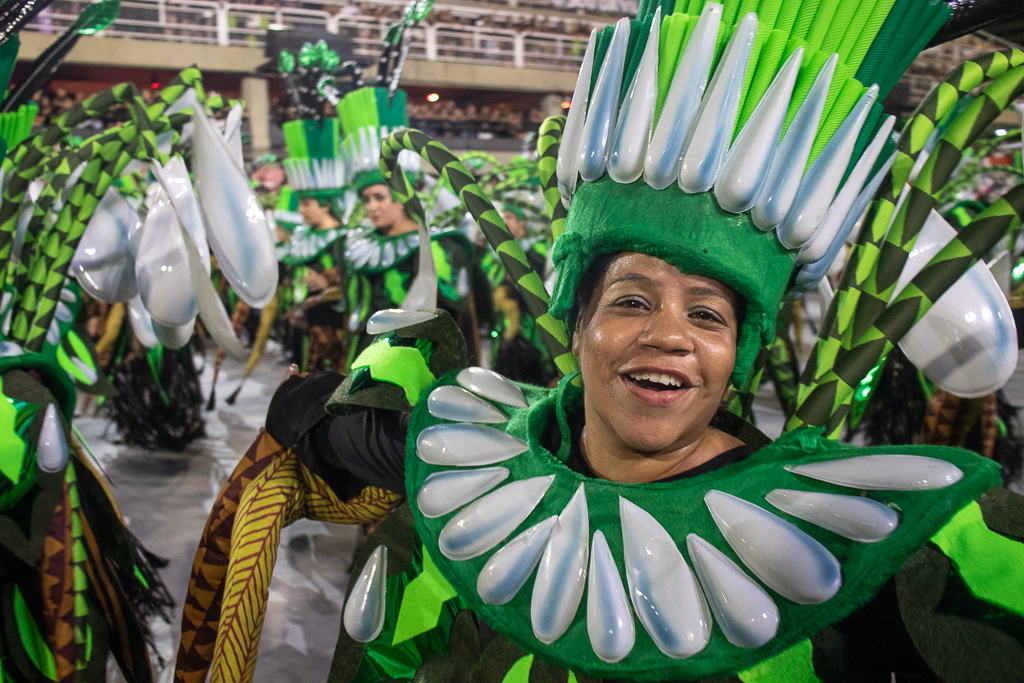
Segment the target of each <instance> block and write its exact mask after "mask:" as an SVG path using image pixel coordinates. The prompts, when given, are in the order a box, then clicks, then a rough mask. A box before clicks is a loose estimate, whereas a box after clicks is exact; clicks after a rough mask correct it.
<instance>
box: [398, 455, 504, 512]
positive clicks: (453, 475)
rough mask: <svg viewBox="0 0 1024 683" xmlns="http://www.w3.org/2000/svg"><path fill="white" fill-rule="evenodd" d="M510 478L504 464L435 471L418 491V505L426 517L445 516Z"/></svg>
mask: <svg viewBox="0 0 1024 683" xmlns="http://www.w3.org/2000/svg"><path fill="white" fill-rule="evenodd" d="M507 478H508V470H507V469H506V468H504V467H484V468H482V469H479V470H449V471H447V472H434V473H433V474H431V475H430V476H429V477H427V479H426V481H424V482H423V485H422V486H420V489H419V491H417V492H416V505H417V506H418V507H419V509H420V512H421V513H423V516H424V517H430V518H434V517H443V516H444V515H447V514H448V513H449V512H453V511H455V510H458V509H459V508H460V507H462V506H463V505H466V504H467V503H469V502H471V501H473V500H476V499H477V498H479V497H480V496H482V495H483V494H485V493H487V492H488V491H490V490H491V489H493V488H494V487H495V486H497V485H498V484H500V483H501V482H503V481H505V479H507Z"/></svg>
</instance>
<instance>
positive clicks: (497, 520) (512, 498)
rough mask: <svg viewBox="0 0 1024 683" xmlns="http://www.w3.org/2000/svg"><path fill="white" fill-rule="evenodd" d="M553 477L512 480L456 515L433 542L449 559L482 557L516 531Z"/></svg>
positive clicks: (535, 505)
mask: <svg viewBox="0 0 1024 683" xmlns="http://www.w3.org/2000/svg"><path fill="white" fill-rule="evenodd" d="M554 479H555V475H553V474H551V475H548V476H546V477H533V478H531V479H523V480H521V481H514V482H512V483H511V484H508V485H506V486H502V487H501V488H500V489H498V490H497V491H494V492H492V493H488V494H487V495H486V496H484V497H483V498H481V499H480V500H478V501H476V502H475V503H471V504H470V505H469V506H467V507H466V508H464V509H463V510H461V511H460V512H458V513H456V515H455V516H454V517H452V518H451V519H450V520H449V521H448V523H447V524H445V525H444V528H443V529H442V530H441V535H440V536H439V537H438V539H437V545H438V547H439V548H440V549H441V553H442V554H443V555H444V556H445V557H447V558H448V559H449V560H468V559H470V558H473V557H476V556H478V555H482V554H483V553H485V552H487V551H488V550H490V549H491V548H493V547H494V546H496V545H498V544H499V543H501V542H502V541H503V540H504V539H505V538H507V537H508V535H509V534H511V533H512V532H513V531H515V530H516V527H518V526H519V525H520V524H522V523H523V521H525V520H526V518H527V517H529V516H530V513H531V512H533V509H534V508H535V507H537V503H539V502H540V500H541V498H543V497H544V494H545V493H546V492H547V490H548V487H549V486H551V482H552V481H554Z"/></svg>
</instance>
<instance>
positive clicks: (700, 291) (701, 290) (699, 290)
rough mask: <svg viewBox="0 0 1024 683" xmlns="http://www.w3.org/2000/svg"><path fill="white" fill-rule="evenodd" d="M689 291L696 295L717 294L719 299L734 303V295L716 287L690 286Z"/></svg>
mask: <svg viewBox="0 0 1024 683" xmlns="http://www.w3.org/2000/svg"><path fill="white" fill-rule="evenodd" d="M687 291H688V292H689V293H690V294H691V295H694V296H715V297H718V298H719V299H724V300H725V301H728V302H729V303H730V304H731V303H733V300H732V297H730V296H728V295H727V294H726V293H725V292H722V291H719V290H717V289H714V288H713V287H700V286H694V287H690V289H689V290H687Z"/></svg>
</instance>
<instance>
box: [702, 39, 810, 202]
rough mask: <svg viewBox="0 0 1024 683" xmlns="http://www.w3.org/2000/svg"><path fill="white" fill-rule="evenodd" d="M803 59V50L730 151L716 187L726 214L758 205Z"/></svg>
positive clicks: (794, 56)
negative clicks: (758, 197)
mask: <svg viewBox="0 0 1024 683" xmlns="http://www.w3.org/2000/svg"><path fill="white" fill-rule="evenodd" d="M803 56H804V49H803V47H798V48H797V49H796V50H794V51H793V54H791V55H790V56H789V59H787V60H786V63H785V64H783V65H782V68H781V69H779V73H778V74H776V76H775V79H774V80H773V81H772V84H771V85H770V86H769V87H768V91H767V92H766V93H765V95H764V97H763V98H762V99H761V102H760V103H758V105H757V108H756V109H754V113H753V114H751V116H750V119H749V120H748V121H747V123H746V125H745V126H743V130H742V131H740V134H739V135H738V136H736V141H735V142H734V143H733V145H732V147H731V148H730V149H729V155H728V156H727V157H726V158H725V163H724V164H723V165H722V172H721V173H720V174H719V176H718V182H716V183H715V197H716V198H717V199H718V204H719V206H721V207H722V208H723V209H725V210H726V211H731V212H732V213H742V212H744V211H749V210H750V208H751V207H753V206H754V202H756V201H757V194H758V192H760V191H761V188H762V187H763V186H764V181H765V179H766V178H767V176H768V169H769V168H770V167H771V164H772V159H773V158H775V150H776V148H777V147H778V144H779V136H780V135H781V134H782V125H783V123H785V121H786V111H787V110H788V109H789V104H790V102H791V100H792V98H793V86H794V85H795V84H796V77H797V76H798V75H799V73H800V62H801V61H802V60H803Z"/></svg>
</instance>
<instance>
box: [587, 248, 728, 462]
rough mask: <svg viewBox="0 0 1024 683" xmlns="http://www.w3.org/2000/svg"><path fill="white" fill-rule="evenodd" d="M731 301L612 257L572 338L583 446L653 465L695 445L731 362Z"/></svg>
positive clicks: (702, 281) (657, 264) (719, 292)
mask: <svg viewBox="0 0 1024 683" xmlns="http://www.w3.org/2000/svg"><path fill="white" fill-rule="evenodd" d="M735 301H736V295H735V294H734V293H733V291H732V290H731V289H730V288H729V287H727V286H726V285H723V284H722V283H720V282H718V281H716V280H712V279H710V278H706V277H701V276H699V275H687V274H685V273H681V272H679V270H678V269H677V268H676V267H675V266H672V265H670V264H669V263H667V262H665V261H662V260H661V259H658V258H655V257H653V256H646V255H644V254H639V253H635V252H625V253H622V254H619V255H618V256H616V257H615V258H614V259H613V260H612V262H611V265H610V266H609V268H608V271H607V272H606V273H605V276H604V278H602V279H601V281H600V283H599V284H598V287H597V291H596V292H595V293H594V295H593V297H592V298H591V300H590V305H589V306H588V307H587V309H586V310H585V311H581V312H580V315H579V318H578V319H577V322H576V331H575V335H574V336H573V344H572V346H573V352H574V353H575V354H576V355H578V356H579V359H580V372H581V374H582V377H583V386H584V396H585V407H586V421H587V431H588V439H591V438H594V437H598V438H601V439H605V440H609V441H610V442H609V443H607V446H608V447H609V448H613V449H626V450H629V451H632V452H635V453H642V454H647V455H657V454H659V453H665V452H669V451H674V450H678V449H680V448H685V447H686V446H688V445H690V444H692V443H695V442H696V441H697V440H699V439H700V438H701V437H702V436H703V434H704V432H705V431H706V430H707V427H708V424H709V423H710V421H711V418H712V416H713V415H714V414H715V411H716V410H717V409H718V406H719V404H720V403H721V400H722V397H723V396H724V394H725V390H726V388H727V387H728V385H729V379H730V375H731V374H732V369H733V365H734V363H735V361H736V339H737V333H738V331H739V324H738V322H737V320H736V310H735Z"/></svg>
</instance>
